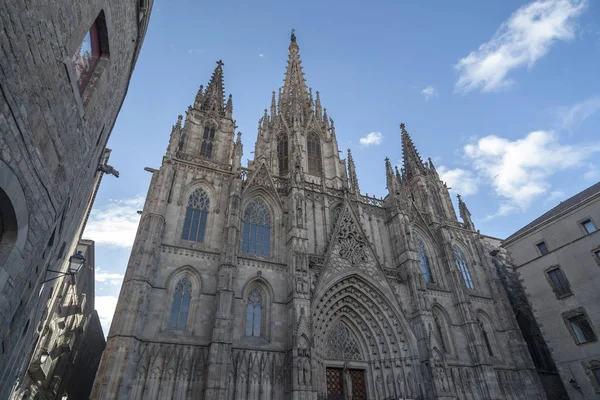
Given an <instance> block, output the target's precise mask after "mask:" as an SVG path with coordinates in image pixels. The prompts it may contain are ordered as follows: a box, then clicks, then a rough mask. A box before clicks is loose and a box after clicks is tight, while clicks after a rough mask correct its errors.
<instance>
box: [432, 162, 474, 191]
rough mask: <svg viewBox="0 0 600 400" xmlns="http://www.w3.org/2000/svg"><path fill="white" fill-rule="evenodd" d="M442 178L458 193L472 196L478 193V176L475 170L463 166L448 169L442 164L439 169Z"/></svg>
mask: <svg viewBox="0 0 600 400" xmlns="http://www.w3.org/2000/svg"><path fill="white" fill-rule="evenodd" d="M437 172H438V174H439V175H440V179H441V180H442V181H443V182H446V184H447V185H448V187H449V188H451V189H452V191H453V192H454V193H456V194H460V195H462V196H470V195H474V194H476V193H477V189H478V188H477V183H478V182H477V177H476V176H475V174H473V172H471V171H469V170H465V169H461V168H455V169H448V168H447V167H445V166H443V165H441V166H440V167H438V169H437Z"/></svg>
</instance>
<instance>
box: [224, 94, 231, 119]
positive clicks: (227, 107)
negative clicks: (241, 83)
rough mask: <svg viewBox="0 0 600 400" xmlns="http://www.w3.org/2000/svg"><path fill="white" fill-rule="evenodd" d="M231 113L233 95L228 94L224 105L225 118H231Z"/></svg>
mask: <svg viewBox="0 0 600 400" xmlns="http://www.w3.org/2000/svg"><path fill="white" fill-rule="evenodd" d="M232 115H233V96H232V95H231V94H230V95H229V98H228V99H227V104H226V105H225V116H226V117H227V118H231V116H232Z"/></svg>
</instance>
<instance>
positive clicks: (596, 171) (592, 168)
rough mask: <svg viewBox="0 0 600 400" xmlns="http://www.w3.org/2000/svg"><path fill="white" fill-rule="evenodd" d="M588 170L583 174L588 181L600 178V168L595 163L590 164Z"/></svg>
mask: <svg viewBox="0 0 600 400" xmlns="http://www.w3.org/2000/svg"><path fill="white" fill-rule="evenodd" d="M587 167H588V170H587V171H585V174H583V178H584V179H585V180H587V181H597V180H598V179H600V168H598V166H597V165H595V164H588V166H587Z"/></svg>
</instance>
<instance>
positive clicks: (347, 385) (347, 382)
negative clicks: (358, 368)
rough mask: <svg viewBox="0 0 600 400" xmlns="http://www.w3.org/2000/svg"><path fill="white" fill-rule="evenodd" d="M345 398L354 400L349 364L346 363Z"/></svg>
mask: <svg viewBox="0 0 600 400" xmlns="http://www.w3.org/2000/svg"><path fill="white" fill-rule="evenodd" d="M343 374H344V397H345V399H346V400H352V377H351V376H350V368H349V366H348V363H344V372H343Z"/></svg>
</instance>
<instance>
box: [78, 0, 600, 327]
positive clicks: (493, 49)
mask: <svg viewBox="0 0 600 400" xmlns="http://www.w3.org/2000/svg"><path fill="white" fill-rule="evenodd" d="M404 3H406V2H398V1H387V2H369V3H367V2H364V1H363V2H358V1H345V2H343V4H344V6H343V7H340V4H342V3H340V2H334V1H305V2H302V3H298V2H295V3H293V2H281V1H273V2H262V1H261V2H259V1H252V2H242V1H230V2H198V1H182V0H157V1H155V3H154V9H153V11H152V17H151V21H150V25H149V28H148V33H147V35H146V38H145V42H144V46H143V49H142V52H141V55H140V57H139V60H138V63H137V66H136V69H135V72H134V75H133V78H132V80H131V85H130V88H129V93H128V95H127V98H126V100H125V103H124V105H123V108H122V109H121V113H120V115H119V118H118V120H117V123H116V125H115V127H114V130H113V132H112V136H111V139H110V141H109V143H108V147H110V148H111V149H112V150H113V152H112V155H111V159H110V164H111V165H113V166H114V167H115V168H116V169H118V170H119V171H120V173H121V175H120V177H119V178H118V179H116V178H114V177H112V176H105V178H104V179H103V182H102V186H101V188H100V191H99V193H98V196H97V198H96V203H95V206H94V210H93V212H92V214H91V217H90V221H89V224H88V227H87V229H86V232H85V234H84V237H86V238H90V239H93V240H95V241H96V265H97V269H96V281H97V285H96V307H97V309H98V311H99V314H100V317H101V320H102V323H103V326H104V329H105V333H106V332H107V329H108V327H109V325H110V320H111V318H112V313H113V310H114V306H115V304H116V301H117V297H118V293H119V289H120V285H121V282H122V277H123V274H124V271H125V268H126V266H127V262H128V259H129V253H130V250H131V244H132V242H133V238H134V236H135V230H136V228H137V223H138V220H139V216H138V215H137V213H136V211H137V210H141V209H142V206H143V199H144V197H145V194H146V192H147V190H148V184H149V181H150V174H149V173H147V172H145V171H144V170H143V168H144V167H147V166H149V167H154V168H158V167H159V166H160V163H161V158H162V156H163V155H164V152H165V150H166V147H167V143H168V139H169V134H170V130H171V126H172V125H173V124H174V123H175V122H176V120H177V115H178V114H183V113H184V111H185V110H186V109H187V106H188V105H190V104H191V103H192V102H193V100H194V96H195V95H196V92H197V90H198V86H199V85H201V84H203V85H206V84H207V82H208V80H209V78H210V75H211V73H212V71H213V69H214V68H215V65H216V64H215V61H216V60H219V59H222V60H223V62H224V63H225V66H224V75H225V90H226V92H227V94H229V93H232V94H233V105H234V108H233V117H234V119H236V121H237V124H238V126H239V128H238V129H239V130H240V131H241V132H242V134H243V136H242V139H243V142H244V149H245V153H244V160H245V159H247V158H250V157H251V154H250V151H252V150H253V148H254V141H255V139H256V132H257V131H256V127H257V122H258V119H259V118H260V117H261V116H262V115H263V110H264V108H267V107H269V105H270V98H271V92H272V91H273V90H277V88H278V87H280V86H281V85H282V82H283V77H284V72H285V66H286V62H287V54H288V49H287V48H288V44H289V37H290V30H291V29H292V28H295V29H296V34H297V37H298V44H299V46H300V55H301V58H302V61H303V66H304V72H305V75H306V78H307V83H308V85H309V86H311V87H312V88H313V91H315V90H319V91H320V93H321V100H322V103H323V105H324V106H325V107H327V111H328V114H329V115H330V116H331V117H332V118H333V119H334V120H335V124H336V133H337V137H338V141H339V145H340V149H341V150H344V154H345V150H346V149H347V148H348V147H350V148H351V149H352V154H353V156H354V160H355V162H356V165H357V172H358V176H359V182H360V187H361V190H362V191H363V192H366V193H369V194H371V195H376V196H378V197H383V196H385V194H386V189H385V169H384V158H385V157H386V156H387V157H389V158H390V160H392V162H395V163H397V164H401V157H402V153H401V146H400V131H399V128H398V125H399V124H400V123H401V122H404V123H405V124H406V127H407V130H408V131H409V132H410V134H411V136H412V138H413V140H414V142H415V144H416V146H417V148H418V150H419V152H420V153H421V155H422V156H423V157H424V159H426V158H427V157H431V158H432V159H433V161H434V163H435V165H436V166H437V167H438V171H439V172H440V173H441V175H442V179H443V180H445V181H446V182H447V183H448V186H450V187H452V188H453V189H452V191H451V192H452V193H453V196H454V195H455V194H456V193H458V192H460V193H461V194H462V195H463V198H464V200H465V201H466V203H467V205H468V206H469V208H470V210H471V213H472V215H473V220H474V222H475V225H476V227H477V228H478V229H480V230H481V232H482V233H485V234H488V235H492V236H496V237H500V238H504V237H507V236H508V235H510V234H511V233H513V232H514V231H516V230H517V229H519V228H520V227H521V226H523V225H525V224H526V223H528V222H530V221H531V220H532V219H534V218H536V217H537V216H539V215H540V214H541V213H543V212H544V211H546V210H548V209H550V208H552V207H553V206H555V205H556V204H558V203H559V202H560V201H561V200H564V199H566V198H568V197H570V196H572V195H574V194H576V193H577V192H579V191H581V190H583V189H584V188H586V187H588V186H590V185H592V184H594V183H596V182H597V181H598V180H599V179H600V159H599V155H600V140H599V138H600V135H599V132H598V131H599V128H598V126H599V125H600V79H598V71H600V4H599V3H597V2H592V1H582V0H546V1H542V0H540V1H536V2H522V1H512V0H511V1H509V0H504V1H497V2H490V1H485V2H483V1H478V0H472V1H467V0H461V1H459V0H455V1H452V2H449V1H421V2H413V3H412V4H404ZM361 139H362V140H361Z"/></svg>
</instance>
